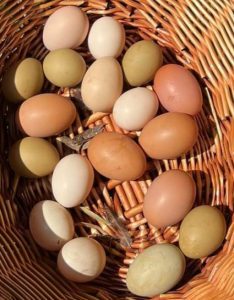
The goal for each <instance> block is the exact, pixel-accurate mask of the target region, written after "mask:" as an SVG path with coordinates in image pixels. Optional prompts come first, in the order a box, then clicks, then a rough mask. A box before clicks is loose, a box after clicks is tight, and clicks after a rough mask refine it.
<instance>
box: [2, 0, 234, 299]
mask: <svg viewBox="0 0 234 300" xmlns="http://www.w3.org/2000/svg"><path fill="white" fill-rule="evenodd" d="M64 5H77V6H81V7H82V9H84V10H85V11H86V12H87V13H88V15H89V17H90V19H95V18H97V17H99V16H100V15H104V14H105V15H106V14H110V15H113V16H114V17H115V18H117V19H118V20H120V22H122V23H123V24H124V25H125V26H126V30H127V43H126V46H127V47H128V46H129V45H130V44H132V43H133V42H134V41H136V40H138V39H140V38H144V39H147V38H151V39H154V40H156V41H157V42H158V43H159V44H160V45H161V46H163V47H164V57H165V61H166V62H179V63H181V64H183V65H184V66H186V67H187V68H189V69H191V70H193V71H194V72H195V73H196V74H197V75H198V78H200V82H201V85H202V87H203V92H204V98H205V105H204V108H203V111H202V113H201V114H200V115H199V116H198V117H197V122H198V125H199V129H200V136H199V141H198V143H197V144H196V146H195V147H194V149H193V150H192V151H191V152H190V153H189V155H187V156H184V157H182V158H180V159H178V160H170V161H166V160H165V161H155V162H152V164H151V165H150V171H149V172H147V174H145V176H144V177H143V178H142V179H141V180H138V181H134V182H124V183H120V182H117V181H105V182H103V181H101V179H100V178H98V177H97V178H96V183H95V186H94V188H93V189H92V192H91V194H90V196H89V198H88V200H87V205H88V206H89V208H90V210H91V211H93V212H94V213H95V214H97V215H98V214H99V215H100V216H101V217H102V215H101V213H100V209H99V208H100V207H101V206H102V205H103V204H104V203H105V204H107V205H109V206H110V207H111V208H112V209H113V210H115V212H116V213H117V215H118V216H119V217H121V218H122V220H123V222H124V223H125V224H126V228H127V229H128V230H129V231H130V232H131V233H132V234H133V236H134V238H133V244H132V248H131V249H130V250H128V251H124V250H123V249H122V248H121V247H120V244H119V240H118V239H116V238H115V233H114V231H113V229H112V228H111V226H107V225H105V223H102V222H99V223H97V222H96V221H95V220H94V219H93V218H91V217H89V216H87V215H86V214H84V213H83V212H82V211H80V210H78V209H77V210H73V215H74V218H75V222H76V232H77V234H78V235H83V236H88V235H95V236H96V238H97V239H99V240H102V243H103V245H104V247H105V249H106V252H107V253H108V264H107V267H106V269H105V271H104V273H103V274H102V275H101V276H100V277H99V278H98V279H97V280H95V281H94V282H92V283H89V284H75V283H71V282H68V281H66V280H65V279H64V278H62V277H61V276H60V275H59V274H58V273H57V272H56V263H55V262H56V254H51V253H48V252H46V251H43V250H41V249H40V248H39V247H37V245H36V244H35V243H34V242H33V240H32V239H31V237H30V234H29V231H28V214H29V211H30V209H31V208H32V206H33V204H35V203H36V202H37V201H39V200H44V199H50V198H51V187H50V183H49V179H47V178H44V179H40V180H34V181H29V180H23V179H20V180H18V179H17V178H15V177H14V174H13V173H12V171H10V169H9V167H8V164H7V160H6V157H7V151H8V147H9V145H11V144H12V143H13V142H14V141H15V140H16V139H17V138H18V137H19V133H18V132H17V130H16V129H15V127H14V122H13V112H14V108H13V107H11V106H7V105H6V104H5V103H4V102H1V107H0V111H1V118H0V126H1V143H0V150H1V163H0V165H1V167H0V170H1V177H0V180H1V183H0V184H1V196H0V299H1V300H10V299H20V300H29V299H32V300H43V299H46V300H49V299H51V300H56V299H70V300H72V299H80V300H96V299H103V300H109V299H139V298H137V297H135V296H133V295H131V294H130V293H129V292H128V291H127V289H126V285H125V282H124V279H125V277H126V273H127V269H128V265H129V264H130V263H131V262H132V261H133V259H134V257H135V256H136V254H137V253H138V252H139V251H142V249H143V248H145V247H148V246H149V245H151V244H154V243H155V242H156V243H162V242H165V241H169V242H171V243H176V242H177V241H178V234H179V232H178V227H177V226H174V227H170V228H166V229H165V230H164V231H159V230H156V229H154V228H151V227H149V225H148V224H147V222H146V220H145V219H144V218H143V215H142V201H143V195H144V193H145V192H146V190H147V187H148V186H149V184H150V182H151V180H152V179H153V176H155V175H156V174H159V173H161V172H163V171H164V170H167V169H174V168H181V169H184V170H186V171H189V172H191V173H192V174H193V177H194V179H195V180H196V183H197V189H198V193H197V199H196V201H197V202H196V203H197V204H201V203H208V204H211V205H215V206H218V207H219V208H220V210H222V211H223V213H224V214H225V216H226V219H227V223H228V227H229V230H228V233H227V236H226V240H225V243H224V245H223V248H222V249H221V250H219V251H217V252H216V253H215V254H214V255H213V256H211V257H209V258H207V259H203V260H196V261H194V260H191V261H188V266H187V271H186V274H185V277H184V280H183V282H181V283H180V285H179V286H178V287H177V288H176V289H175V291H172V292H170V293H168V294H166V295H161V297H160V296H159V297H156V298H154V299H161V298H163V299H173V300H179V299H189V300H211V299H215V300H231V299H234V288H233V286H234V251H233V250H234V248H233V247H234V232H233V231H234V225H233V190H234V180H233V179H234V160H233V157H234V121H233V119H232V117H233V116H234V103H233V99H234V92H233V91H234V73H233V67H234V43H233V40H234V15H233V11H234V4H233V1H232V0H142V1H140V0H138V1H136V0H120V1H119V0H109V1H106V0H100V1H98V0H90V1H88V0H87V1H86V0H73V1H72V0H70V1H69V0H62V1H59V0H53V1H45V0H34V1H33V0H17V1H15V0H1V1H0V23H1V26H0V74H1V75H2V74H3V72H4V70H5V69H7V67H8V66H9V65H11V64H12V63H13V62H14V61H16V60H18V59H19V58H23V57H25V56H33V57H36V58H39V59H43V57H44V56H45V54H46V53H47V51H46V49H45V48H44V47H43V44H42V41H41V32H42V28H43V24H44V22H45V19H46V18H47V17H48V16H49V15H50V14H51V13H53V12H54V11H55V10H56V9H57V8H59V7H61V6H64ZM79 51H80V53H81V54H82V55H84V56H85V59H86V60H87V61H89V60H90V55H89V54H88V53H87V48H85V47H82V48H80V49H79ZM0 77H1V76H0ZM48 88H50V87H48ZM55 91H57V90H55ZM59 92H60V93H65V95H66V94H67V93H69V91H59ZM100 123H104V124H106V126H105V127H106V130H108V131H113V130H115V131H118V132H119V131H120V132H122V131H121V130H120V129H119V128H117V127H116V125H115V124H114V123H113V120H112V116H111V115H107V114H100V113H99V114H94V115H92V116H90V117H88V118H83V117H79V116H77V123H76V128H75V131H76V132H77V130H78V132H81V131H82V130H83V129H84V128H85V127H87V126H93V125H94V124H100ZM75 131H74V132H75ZM70 133H71V132H70ZM53 142H55V141H53ZM55 143H56V142H55ZM57 147H58V149H59V151H60V153H61V155H64V154H67V153H68V151H69V150H68V148H66V147H62V146H61V144H59V143H58V144H57ZM152 174H153V175H152Z"/></svg>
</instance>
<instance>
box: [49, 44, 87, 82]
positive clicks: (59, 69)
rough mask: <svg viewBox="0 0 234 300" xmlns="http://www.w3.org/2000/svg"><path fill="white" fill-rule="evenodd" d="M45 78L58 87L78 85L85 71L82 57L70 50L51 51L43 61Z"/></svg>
mask: <svg viewBox="0 0 234 300" xmlns="http://www.w3.org/2000/svg"><path fill="white" fill-rule="evenodd" d="M43 70H44V73H45V76H46V78H47V79H48V80H49V81H50V82H51V83H53V84H54V85H56V86H59V87H73V86H76V85H78V84H79V83H80V82H81V80H82V78H83V76H84V73H85V71H86V64H85V61H84V59H83V57H82V56H81V55H80V54H79V53H77V52H76V51H74V50H72V49H58V50H54V51H51V52H50V53H49V54H48V55H47V56H46V57H45V59H44V61H43Z"/></svg>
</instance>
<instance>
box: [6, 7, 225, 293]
mask: <svg viewBox="0 0 234 300" xmlns="http://www.w3.org/2000/svg"><path fill="white" fill-rule="evenodd" d="M88 31H89V20H88V17H87V15H86V14H85V13H84V12H82V11H81V10H80V9H79V8H77V7H73V6H68V7H63V8H60V9H58V10H57V11H56V12H54V13H53V14H52V15H51V16H50V17H49V18H48V20H47V22H46V24H45V27H44V30H43V42H44V45H45V47H46V48H47V49H48V50H49V51H50V52H49V53H48V54H47V55H46V57H45V58H44V61H43V65H41V63H40V62H39V61H38V60H36V59H34V58H26V59H24V60H23V61H20V62H17V63H16V64H14V65H13V66H12V67H11V68H10V69H9V70H8V72H7V73H6V74H5V76H4V78H3V82H2V90H3V93H4V95H5V98H6V99H7V100H9V101H11V102H14V103H19V104H20V105H19V107H18V109H17V111H16V124H17V126H18V128H19V130H20V131H21V132H22V133H23V134H24V135H27V137H24V138H23V139H21V140H19V141H17V142H16V143H15V144H14V145H13V146H12V147H11V149H10V153H9V163H10V165H11V167H12V169H13V170H14V171H15V173H16V174H18V175H19V176H23V177H27V178H38V177H43V176H47V175H49V174H51V173H52V179H51V184H52V192H53V196H54V198H55V200H56V201H52V200H44V201H41V202H38V203H37V204H36V205H35V206H34V207H33V209H32V211H31V214H30V220H29V226H30V230H31V233H32V236H33V238H34V239H35V241H36V242H37V243H38V244H39V245H40V246H41V247H43V248H45V249H47V250H50V251H60V252H59V254H58V260H57V264H58V269H59V270H60V272H61V274H63V276H64V277H66V278H67V279H69V280H73V281H77V282H87V281H90V280H93V279H94V278H96V277H97V276H99V275H100V273H101V272H102V271H103V269H104V267H105V263H106V256H105V251H104V249H103V247H102V246H101V245H100V244H99V243H98V242H97V241H95V240H94V239H91V238H84V237H78V238H74V235H75V226H74V222H73V219H72V216H71V213H70V212H69V210H68V209H67V208H72V207H76V206H78V205H80V204H82V203H83V202H84V201H85V199H86V198H87V196H88V195H89V193H90V191H91V189H92V186H93V182H94V171H93V168H94V169H95V170H96V171H97V172H98V173H100V174H101V175H103V176H105V177H107V178H109V179H115V180H119V181H129V180H136V179H138V178H140V177H141V176H142V175H143V174H144V173H145V171H146V170H147V158H146V156H148V157H150V158H152V159H175V158H178V157H180V156H181V155H183V154H186V153H187V152H188V151H190V150H191V149H192V147H193V146H194V145H195V143H196V141H197V137H198V127H197V124H196V121H195V119H194V116H195V115H196V114H197V113H199V112H200V110H201V108H202V102H203V99H202V93H201V89H200V86H199V84H198V82H197V80H196V78H195V77H194V76H193V74H192V73H191V72H189V71H188V70H186V69H185V68H183V67H182V66H180V65H176V64H168V65H164V66H162V63H163V55H162V50H161V49H160V47H159V46H158V45H156V44H155V43H154V42H152V41H150V40H147V41H146V40H142V41H138V42H136V43H134V44H133V45H132V46H130V48H129V49H128V50H127V51H126V52H125V54H124V55H123V59H122V65H121V64H120V63H119V60H118V57H119V56H120V55H121V53H122V51H123V49H124V46H125V30H124V28H123V26H122V25H121V24H120V23H119V22H118V21H117V20H115V19H114V18H111V17H101V18H99V19H98V20H96V21H95V22H94V23H93V25H92V27H91V29H90V31H89V34H88ZM87 35H88V39H87V41H88V48H89V51H90V53H91V54H92V56H93V57H94V58H95V61H94V62H93V63H92V64H91V66H90V67H89V68H88V70H87V66H86V62H85V60H84V58H83V57H82V56H81V55H80V54H79V53H78V52H77V51H76V50H74V49H76V48H77V47H78V46H80V45H81V44H82V43H83V42H84V40H85V39H86V37H87ZM61 37H62V38H61ZM44 76H45V77H46V78H47V79H48V81H50V82H51V83H52V84H54V85H55V86H57V87H61V88H64V87H68V88H70V87H75V86H78V85H80V86H81V96H82V100H83V102H84V104H85V105H86V106H87V107H88V108H89V109H90V110H91V111H93V112H105V113H111V112H112V113H113V119H114V121H115V123H116V124H117V125H118V126H119V127H120V128H122V129H124V130H127V131H136V132H137V131H141V133H139V135H140V136H139V140H138V142H139V143H137V142H135V141H134V140H133V139H131V138H130V137H128V136H127V135H123V134H120V133H116V132H102V133H99V134H98V135H96V136H95V137H94V138H93V139H92V140H91V142H90V144H89V146H88V151H87V158H86V157H84V156H82V155H80V154H70V155H67V156H65V157H63V158H62V159H60V157H59V154H58V151H57V149H56V148H55V147H54V146H53V145H52V144H51V143H50V142H49V141H47V140H46V139H44V138H48V137H50V136H55V135H58V134H60V133H62V132H63V131H64V130H66V129H68V128H69V127H70V126H71V125H72V124H73V122H74V120H75V118H76V114H77V112H76V107H75V105H74V104H73V102H72V101H71V100H70V99H69V98H66V97H63V96H61V95H57V94H53V93H43V94H39V93H40V92H41V90H42V86H43V83H44ZM124 80H125V82H126V85H127V86H128V90H126V89H125V91H124ZM151 81H153V89H152V88H151V87H149V86H147V84H148V83H150V82H151ZM130 87H131V88H130ZM21 102H22V103H21ZM159 104H161V106H162V107H163V108H164V109H165V110H167V112H166V113H162V114H159V115H157V113H158V108H159ZM156 115H157V116H156ZM195 197H196V186H195V182H194V181H193V179H192V177H191V176H190V175H189V174H188V173H187V172H184V171H181V170H171V171H167V172H164V173H162V174H161V175H159V176H158V177H157V178H156V179H155V180H154V181H153V182H152V184H151V186H150V188H149V189H148V191H147V193H146V195H145V198H144V204H143V214H144V216H145V218H146V219H147V221H148V223H149V224H150V225H152V226H155V227H157V228H165V227H166V226H171V225H175V224H177V223H178V222H180V221H182V223H181V226H180V236H179V246H180V248H179V247H176V246H174V245H171V244H167V243H166V244H162V245H154V246H151V247H149V248H147V249H146V250H144V251H143V252H142V253H141V254H139V255H138V256H137V258H136V259H135V260H134V262H133V263H132V264H131V266H130V268H129V271H128V274H127V286H128V288H129V290H130V291H131V292H132V293H134V294H136V295H139V296H149V297H151V296H154V295H157V294H160V293H164V292H166V291H168V290H170V289H171V288H173V287H174V286H175V285H176V284H177V283H178V282H179V281H180V279H181V278H182V276H183V274H184V271H185V265H186V262H185V257H184V254H185V255H186V256H187V257H189V258H193V259H195V258H201V257H205V256H208V255H210V254H211V253H213V252H214V251H215V250H216V249H218V247H219V246H220V245H221V243H222V241H223V239H224V237H225V232H226V224H225V219H224V217H223V215H222V214H221V212H220V211H219V210H218V209H216V208H214V207H210V206H206V205H202V206H198V207H196V208H194V209H192V207H193V205H194V201H195ZM191 209H192V210H191ZM190 210H191V211H190Z"/></svg>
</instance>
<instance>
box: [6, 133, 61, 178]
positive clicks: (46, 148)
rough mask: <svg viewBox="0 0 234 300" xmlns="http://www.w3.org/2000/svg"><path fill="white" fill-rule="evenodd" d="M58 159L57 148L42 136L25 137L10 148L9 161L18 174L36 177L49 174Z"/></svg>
mask: <svg viewBox="0 0 234 300" xmlns="http://www.w3.org/2000/svg"><path fill="white" fill-rule="evenodd" d="M58 161H59V154H58V151H57V149H56V148H55V147H54V146H53V145H52V144H51V143H49V142H48V141H46V140H44V139H42V138H35V137H26V138H23V139H21V140H19V141H17V142H16V143H15V144H13V146H12V147H11V149H10V152H9V163H10V166H11V168H12V169H13V170H14V171H15V173H16V174H17V175H19V176H22V177H26V178H38V177H43V176H47V175H49V174H51V173H52V172H53V170H54V168H55V166H56V164H57V163H58Z"/></svg>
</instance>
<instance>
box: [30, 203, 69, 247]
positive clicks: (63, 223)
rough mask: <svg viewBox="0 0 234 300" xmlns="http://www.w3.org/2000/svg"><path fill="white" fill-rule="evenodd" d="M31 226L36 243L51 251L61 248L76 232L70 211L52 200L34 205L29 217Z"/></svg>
mask: <svg viewBox="0 0 234 300" xmlns="http://www.w3.org/2000/svg"><path fill="white" fill-rule="evenodd" d="M29 228H30V231H31V234H32V236H33V239H34V240H35V241H36V243H37V244H38V245H39V246H41V247H42V248H44V249H46V250H50V251H57V250H60V248H62V246H63V245H64V244H65V243H66V242H68V241H70V240H71V239H72V238H73V236H74V233H75V228H74V222H73V219H72V216H71V214H70V212H69V211H68V210H66V208H64V207H63V206H62V205H60V204H58V203H57V202H55V201H52V200H45V201H40V202H38V203H37V204H36V205H34V207H33V209H32V210H31V213H30V217H29Z"/></svg>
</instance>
